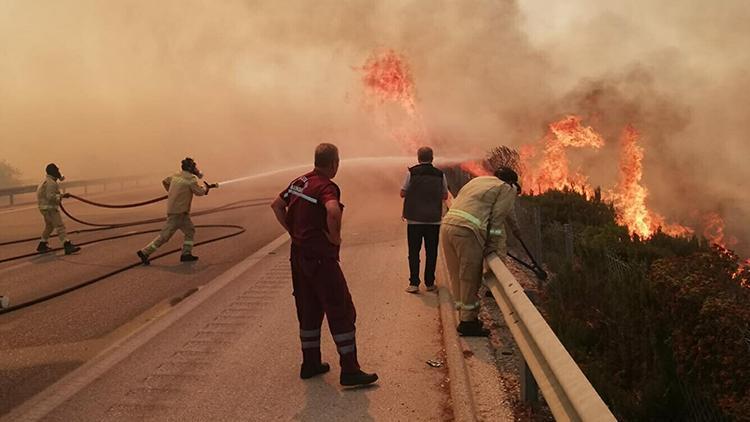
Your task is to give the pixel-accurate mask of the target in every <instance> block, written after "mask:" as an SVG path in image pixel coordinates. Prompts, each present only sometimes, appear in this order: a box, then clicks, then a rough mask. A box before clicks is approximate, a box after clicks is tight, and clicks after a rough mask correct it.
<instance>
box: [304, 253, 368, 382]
mask: <svg viewBox="0 0 750 422" xmlns="http://www.w3.org/2000/svg"><path fill="white" fill-rule="evenodd" d="M290 261H291V264H292V285H293V287H294V302H295V305H296V306H297V319H298V320H299V330H300V331H299V336H300V341H301V342H302V365H318V364H320V362H321V360H320V327H321V325H322V324H323V316H324V315H325V316H326V317H327V318H328V328H329V329H330V330H331V335H333V341H334V342H335V343H336V348H337V349H338V352H339V362H340V364H341V372H343V373H351V372H357V371H358V370H359V363H358V361H357V347H356V342H355V335H354V323H355V321H356V319H357V312H356V310H355V309H354V303H353V302H352V296H351V294H349V288H348V287H347V285H346V279H345V278H344V273H343V272H342V271H341V267H340V266H339V263H338V261H337V260H336V259H334V258H311V257H306V256H303V255H302V254H300V253H297V252H295V251H292V255H291V259H290Z"/></svg>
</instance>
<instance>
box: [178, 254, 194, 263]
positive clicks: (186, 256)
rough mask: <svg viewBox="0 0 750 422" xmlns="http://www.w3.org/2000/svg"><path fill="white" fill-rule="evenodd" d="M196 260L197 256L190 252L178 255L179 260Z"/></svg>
mask: <svg viewBox="0 0 750 422" xmlns="http://www.w3.org/2000/svg"><path fill="white" fill-rule="evenodd" d="M197 260H198V257H197V256H195V255H193V254H191V253H184V254H182V255H180V262H193V261H197Z"/></svg>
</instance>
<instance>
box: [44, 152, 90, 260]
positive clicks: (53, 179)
mask: <svg viewBox="0 0 750 422" xmlns="http://www.w3.org/2000/svg"><path fill="white" fill-rule="evenodd" d="M45 170H46V172H47V177H46V178H45V179H44V181H43V182H42V183H41V184H40V185H39V187H38V188H37V189H36V199H37V204H38V205H39V212H40V213H42V217H44V231H43V232H42V239H41V240H40V241H39V246H37V248H36V250H37V252H39V253H45V252H49V251H51V250H52V248H50V247H49V245H48V244H47V242H48V241H49V237H50V235H52V232H53V231H57V236H58V237H59V238H60V242H62V244H63V248H64V249H65V255H70V254H72V253H75V252H78V251H80V250H81V248H80V247H78V246H75V245H74V244H73V243H71V242H70V240H68V237H67V233H66V231H65V223H63V220H62V216H61V215H60V209H59V207H60V200H61V199H62V198H67V197H68V196H69V195H68V194H67V193H64V194H61V193H60V184H59V182H58V181H62V180H64V179H65V177H64V176H63V175H62V173H60V169H59V168H58V167H57V166H56V165H55V164H54V163H52V164H48V165H47V168H46V169H45Z"/></svg>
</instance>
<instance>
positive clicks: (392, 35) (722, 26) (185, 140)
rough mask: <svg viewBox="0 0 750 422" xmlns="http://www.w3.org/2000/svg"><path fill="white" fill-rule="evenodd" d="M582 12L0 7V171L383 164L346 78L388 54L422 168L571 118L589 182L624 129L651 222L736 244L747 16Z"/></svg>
mask: <svg viewBox="0 0 750 422" xmlns="http://www.w3.org/2000/svg"><path fill="white" fill-rule="evenodd" d="M600 3H602V2H598V1H594V0H571V1H570V2H565V3H560V6H556V5H555V4H551V3H550V2H548V1H543V0H525V1H523V2H518V3H516V2H515V1H510V0H507V1H502V0H492V1H490V0H485V1H470V2H457V1H448V0H436V1H431V0H430V1H428V0H418V1H399V0H383V1H377V2H373V1H370V0H359V1H346V2H342V1H339V0H320V1H315V2H310V1H283V2H281V1H270V0H262V1H261V0H256V1H252V0H247V1H240V0H234V1H232V0H227V1H221V2H206V1H199V0H171V1H170V0H165V1H159V2H149V1H144V0H137V1H136V0H130V1H128V0H125V1H118V2H99V1H94V0H77V1H74V0H71V1H66V2H47V1H34V0H30V1H2V2H0V95H2V101H0V159H5V160H7V161H8V162H9V163H11V164H12V165H14V166H16V167H18V168H19V169H20V170H21V171H22V172H23V173H24V174H23V176H24V177H25V178H30V179H35V178H37V177H38V174H39V173H40V172H41V169H42V168H43V165H44V164H46V163H47V162H49V161H56V162H58V163H60V164H61V167H63V169H64V170H65V172H66V173H67V174H68V175H69V176H70V177H75V178H82V177H90V176H104V175H112V174H131V173H134V172H143V171H164V170H165V169H173V168H174V167H175V166H176V163H178V161H179V159H180V158H182V157H184V156H185V155H192V156H194V157H195V158H196V159H197V160H198V162H199V163H201V164H202V167H203V170H204V172H206V173H207V174H212V173H214V174H215V173H217V172H221V173H222V176H223V175H229V174H231V175H242V174H247V173H253V172H256V171H262V170H268V169H272V168H274V167H278V166H288V165H293V164H299V163H305V162H309V161H310V152H311V150H312V148H313V147H314V145H315V144H316V143H318V142H320V141H321V140H332V141H334V142H336V143H338V144H339V145H340V146H341V150H342V154H343V155H344V156H345V157H347V156H348V157H352V156H369V155H389V154H400V153H401V150H400V148H399V145H397V144H396V143H394V142H393V140H392V139H391V138H390V137H389V136H388V134H387V133H384V131H383V130H382V127H381V126H379V125H378V124H376V122H375V119H373V118H372V116H371V115H370V113H368V111H367V109H366V108H365V107H362V103H363V98H362V95H363V91H362V85H361V80H360V77H361V74H360V72H359V71H358V68H359V67H361V66H362V64H363V63H364V62H365V60H366V59H367V58H368V57H369V56H370V55H371V54H372V52H373V51H375V50H377V49H378V48H392V49H394V50H396V51H398V52H399V53H401V54H402V55H403V56H404V57H406V58H407V60H408V61H409V64H410V67H411V72H412V75H413V77H414V80H415V83H416V90H417V97H418V106H419V107H420V113H421V116H422V117H423V120H424V126H425V128H426V131H427V132H428V136H429V137H430V138H431V139H432V140H433V141H432V143H433V145H434V146H436V147H437V153H438V155H442V156H445V155H451V154H454V153H462V154H464V153H466V152H467V151H469V152H474V151H476V153H477V154H481V153H482V152H483V151H485V150H487V149H488V148H491V147H494V146H496V145H499V144H507V145H513V146H519V145H521V144H523V143H529V142H533V141H536V140H538V139H540V138H541V137H542V136H543V134H544V131H545V125H546V123H548V122H550V121H553V120H556V119H558V118H560V117H562V116H563V115H565V114H569V113H580V114H581V115H583V116H584V117H585V118H586V119H587V120H586V121H584V123H586V124H590V125H593V126H594V127H595V128H596V129H597V130H600V131H601V132H602V133H603V134H604V135H605V136H606V139H607V141H608V142H609V144H610V146H609V148H607V149H605V150H604V151H602V152H600V153H596V154H582V155H581V156H580V157H579V158H577V159H574V162H575V160H578V161H577V162H578V164H580V165H581V166H582V170H583V171H584V172H589V173H590V174H591V177H592V183H594V184H602V185H607V184H610V183H614V180H615V177H616V171H613V169H614V168H615V167H616V159H617V151H616V144H617V139H618V136H619V130H621V129H622V127H623V126H624V125H625V124H626V123H632V124H634V125H635V126H636V127H638V129H639V130H640V131H641V133H642V135H643V136H642V142H643V145H644V147H645V154H646V161H645V166H644V181H645V184H646V185H647V187H648V188H649V189H650V190H651V196H650V197H649V204H650V205H651V206H653V207H654V208H655V209H656V211H659V212H661V213H662V214H664V215H665V216H666V217H668V218H671V219H678V220H683V221H684V222H689V221H688V220H689V219H690V218H692V217H691V215H690V213H691V212H692V211H693V210H696V209H698V210H704V209H705V210H718V211H720V212H721V213H722V214H723V215H724V216H725V217H726V219H727V223H728V224H729V230H730V231H731V232H733V233H735V234H736V235H737V236H738V237H741V238H742V239H748V238H750V233H748V232H742V230H748V229H747V228H745V224H744V222H745V221H747V219H748V217H749V216H750V204H749V203H748V200H747V196H746V194H744V192H743V188H742V187H743V186H744V185H745V184H746V180H748V176H750V174H748V172H749V171H750V170H748V167H747V166H746V165H744V161H745V160H746V158H747V157H748V156H750V154H749V152H750V151H748V149H749V147H748V142H747V141H746V137H747V134H748V133H750V131H749V129H750V118H748V117H750V116H748V113H750V112H749V111H748V110H750V100H749V99H748V97H747V95H746V93H747V92H750V76H747V73H746V69H747V68H748V65H749V64H750V49H747V45H746V44H747V40H748V39H750V27H748V26H747V25H745V22H747V20H748V18H750V12H749V11H748V8H747V6H746V5H745V4H744V2H743V1H741V0H738V1H732V0H726V1H722V2H719V3H711V4H709V3H706V2H699V1H691V2H677V1H666V2H650V1H646V0H635V1H632V2H626V3H622V4H611V2H606V3H607V6H603V5H601V4H600ZM657 3H658V4H657ZM563 5H564V6H563ZM681 204H684V205H681ZM745 245H747V243H745Z"/></svg>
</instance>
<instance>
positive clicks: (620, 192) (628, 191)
mask: <svg viewBox="0 0 750 422" xmlns="http://www.w3.org/2000/svg"><path fill="white" fill-rule="evenodd" d="M639 136H640V135H639V134H638V131H637V130H635V128H634V127H633V126H627V127H626V128H625V130H624V131H623V133H622V137H621V139H620V146H621V148H622V149H621V156H620V182H619V183H618V185H617V188H616V189H617V193H615V194H614V195H613V199H614V205H615V208H616V209H617V211H618V213H617V214H618V216H617V220H618V223H620V224H623V225H625V226H627V227H628V229H629V230H630V234H631V235H633V234H637V235H638V236H640V237H643V238H646V237H649V236H651V234H653V232H654V230H653V223H652V221H651V213H649V211H648V209H647V208H646V197H647V196H648V190H647V189H646V188H645V187H643V186H642V185H641V178H642V177H643V165H642V160H643V148H642V147H641V146H640V145H638V138H639Z"/></svg>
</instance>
